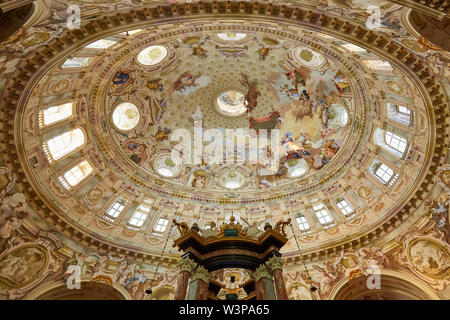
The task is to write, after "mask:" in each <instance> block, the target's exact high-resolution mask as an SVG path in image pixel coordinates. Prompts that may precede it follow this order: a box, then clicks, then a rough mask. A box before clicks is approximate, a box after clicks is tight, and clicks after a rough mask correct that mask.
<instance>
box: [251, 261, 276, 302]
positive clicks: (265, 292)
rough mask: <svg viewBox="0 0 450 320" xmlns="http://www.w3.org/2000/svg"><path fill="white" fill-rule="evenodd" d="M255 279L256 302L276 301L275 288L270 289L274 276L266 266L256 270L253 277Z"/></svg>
mask: <svg viewBox="0 0 450 320" xmlns="http://www.w3.org/2000/svg"><path fill="white" fill-rule="evenodd" d="M252 277H253V279H255V293H256V300H275V297H274V295H273V294H272V292H273V288H271V287H270V284H271V282H272V276H271V275H270V273H269V270H268V269H267V267H266V266H265V265H260V266H259V267H258V268H256V270H255V272H253V275H252Z"/></svg>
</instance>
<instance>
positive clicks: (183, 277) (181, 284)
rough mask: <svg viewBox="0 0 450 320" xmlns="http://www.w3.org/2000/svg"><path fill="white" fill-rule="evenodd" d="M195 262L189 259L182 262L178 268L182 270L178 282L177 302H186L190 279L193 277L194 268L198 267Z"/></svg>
mask: <svg viewBox="0 0 450 320" xmlns="http://www.w3.org/2000/svg"><path fill="white" fill-rule="evenodd" d="M196 265H197V264H196V263H195V262H194V260H192V259H190V258H189V257H186V258H184V259H183V260H181V261H180V264H179V265H178V267H179V268H180V275H179V276H178V281H177V291H176V293H175V300H185V299H186V292H187V288H188V284H189V277H190V276H191V274H192V272H193V270H194V268H195V267H196Z"/></svg>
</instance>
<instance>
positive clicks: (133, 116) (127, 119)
mask: <svg viewBox="0 0 450 320" xmlns="http://www.w3.org/2000/svg"><path fill="white" fill-rule="evenodd" d="M112 118H113V122H114V125H115V126H116V127H117V128H118V129H120V130H124V131H128V130H131V129H134V128H135V127H136V126H137V124H138V123H139V119H140V118H141V116H140V114H139V109H138V108H137V107H136V105H134V104H132V103H130V102H123V103H121V104H119V105H118V106H117V107H116V108H115V109H114V111H113V115H112Z"/></svg>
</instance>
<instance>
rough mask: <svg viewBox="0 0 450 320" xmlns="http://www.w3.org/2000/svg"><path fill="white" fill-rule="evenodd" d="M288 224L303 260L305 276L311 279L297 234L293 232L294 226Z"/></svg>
mask: <svg viewBox="0 0 450 320" xmlns="http://www.w3.org/2000/svg"><path fill="white" fill-rule="evenodd" d="M289 226H290V227H291V231H292V234H293V235H294V239H295V243H296V244H297V248H298V252H299V253H300V259H301V261H302V262H303V267H304V268H305V273H306V276H307V277H308V280H309V281H311V280H312V279H311V276H310V275H309V272H308V268H307V267H306V262H305V260H304V259H303V254H302V250H301V249H300V244H299V243H298V239H297V235H296V234H295V232H294V227H293V226H292V222H291V223H289Z"/></svg>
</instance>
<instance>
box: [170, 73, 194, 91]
mask: <svg viewBox="0 0 450 320" xmlns="http://www.w3.org/2000/svg"><path fill="white" fill-rule="evenodd" d="M199 77H200V75H198V76H193V75H192V74H191V73H190V72H189V71H186V72H184V73H182V74H181V75H180V76H179V77H178V79H177V81H175V83H174V85H173V87H174V90H175V91H178V92H184V91H185V90H187V89H189V88H190V87H197V86H198V84H197V83H196V80H197V79H198V78H199Z"/></svg>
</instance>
